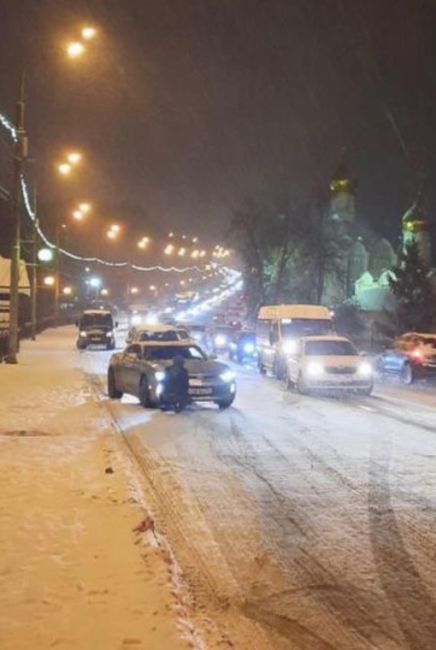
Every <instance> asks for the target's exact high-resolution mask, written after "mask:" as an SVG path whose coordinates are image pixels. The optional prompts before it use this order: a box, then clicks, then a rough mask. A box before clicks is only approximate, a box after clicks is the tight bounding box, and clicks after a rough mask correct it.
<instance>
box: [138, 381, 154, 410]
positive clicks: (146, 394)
mask: <svg viewBox="0 0 436 650" xmlns="http://www.w3.org/2000/svg"><path fill="white" fill-rule="evenodd" d="M139 402H140V404H141V406H143V407H144V408H145V409H151V408H154V407H155V406H156V405H155V404H154V402H152V401H151V399H150V389H149V388H148V379H147V377H146V376H144V377H142V379H141V383H140V384H139Z"/></svg>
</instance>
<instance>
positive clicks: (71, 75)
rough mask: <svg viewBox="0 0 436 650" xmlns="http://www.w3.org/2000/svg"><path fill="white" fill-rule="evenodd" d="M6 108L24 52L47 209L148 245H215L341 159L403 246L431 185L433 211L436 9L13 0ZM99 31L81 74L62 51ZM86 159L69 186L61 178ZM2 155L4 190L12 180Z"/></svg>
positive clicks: (2, 49) (6, 17) (292, 2)
mask: <svg viewBox="0 0 436 650" xmlns="http://www.w3.org/2000/svg"><path fill="white" fill-rule="evenodd" d="M0 7H1V13H0V89H1V92H0V110H3V111H6V112H7V113H8V114H10V115H13V111H14V94H15V88H16V76H17V68H18V61H19V55H20V54H19V53H20V49H21V48H23V49H24V51H25V56H26V61H27V65H26V67H27V80H28V96H27V100H28V112H27V124H28V130H29V136H30V141H31V154H32V156H33V157H34V158H35V160H36V162H35V163H33V164H32V165H31V166H29V175H30V176H32V175H36V176H37V177H38V182H39V187H40V190H39V193H40V202H41V206H42V208H43V209H46V210H47V211H48V212H49V211H50V210H54V209H65V207H64V205H65V204H66V203H68V201H71V200H73V198H74V197H77V198H87V199H91V200H94V201H96V202H97V204H98V210H99V212H100V213H101V214H102V215H103V214H104V215H105V216H106V215H107V216H108V218H109V217H112V216H114V217H115V218H116V219H117V220H120V221H122V220H128V221H129V222H130V223H131V224H132V228H133V227H135V226H136V227H137V228H139V229H140V230H141V231H143V232H144V233H148V232H151V233H152V234H153V233H154V232H155V231H156V230H159V229H160V230H161V232H166V231H167V230H168V229H170V228H174V229H177V230H179V231H182V230H183V231H187V232H188V233H192V234H199V233H200V234H202V235H203V236H204V237H205V238H210V241H215V240H216V239H217V238H219V237H220V235H222V233H223V232H224V231H225V230H226V229H227V226H228V222H229V219H230V218H231V215H232V212H233V210H235V209H237V208H238V207H240V205H241V204H242V203H243V202H244V201H245V200H246V199H248V198H257V197H260V198H264V197H266V198H267V199H268V200H274V197H275V196H279V195H280V194H281V193H283V192H288V193H289V196H290V199H291V201H292V200H294V199H295V201H298V200H300V199H301V197H304V196H310V194H311V192H312V191H313V187H314V186H319V185H324V186H327V184H328V181H329V178H330V176H331V174H332V172H333V171H334V168H335V166H336V165H337V163H338V162H339V160H340V157H341V152H342V150H343V148H344V147H346V149H347V160H348V163H349V166H350V168H351V169H352V173H353V176H354V177H355V178H356V179H357V181H358V195H357V209H358V214H359V218H360V219H362V220H363V221H367V222H368V224H369V225H370V226H372V227H373V228H374V229H375V230H376V231H377V232H379V233H380V234H383V235H387V236H389V237H390V238H391V239H393V238H395V237H397V236H398V234H399V227H400V217H401V214H402V213H403V212H404V211H405V209H406V208H407V207H408V205H409V204H410V203H411V201H412V200H413V198H414V194H415V193H416V190H417V188H418V186H419V184H420V183H421V182H422V180H423V179H424V178H425V204H426V206H427V208H428V210H429V213H430V216H432V214H433V213H434V212H435V208H436V196H435V190H434V187H435V180H436V178H435V174H436V165H435V155H434V152H435V150H436V146H435V145H436V128H435V127H436V119H435V118H436V38H435V33H436V3H435V2H434V1H431V0H427V1H426V0H361V1H359V2H356V1H355V0H118V1H114V0H104V1H103V0H102V1H100V2H98V1H95V2H81V1H77V0H75V1H74V2H73V1H71V2H68V1H64V0H33V1H30V0H18V1H16V2H12V1H6V0H1V2H0ZM88 21H90V22H92V23H93V24H95V25H96V26H97V27H98V28H99V30H101V31H100V35H99V39H98V41H95V42H94V43H93V44H92V52H91V54H90V56H89V57H88V58H87V59H86V60H83V61H81V62H77V63H75V64H71V62H68V61H67V60H66V58H65V56H64V55H63V52H62V45H63V44H64V42H65V41H66V40H68V39H69V38H70V37H71V36H74V34H75V33H77V30H78V28H79V27H80V26H81V25H82V24H83V23H86V22H88ZM70 145H73V146H77V147H80V148H81V149H83V150H84V151H85V152H86V153H87V163H86V170H85V168H84V170H83V173H81V174H80V178H79V177H78V178H77V180H75V181H74V182H72V183H70V184H69V186H68V188H67V189H65V188H64V186H63V185H62V183H61V182H60V181H59V180H58V179H57V178H56V176H55V174H54V172H53V163H54V161H55V160H56V159H58V158H59V156H60V155H61V153H62V151H63V149H64V148H65V147H67V146H70ZM6 155H7V149H6V147H5V145H4V144H2V146H1V147H0V157H1V160H0V169H1V170H2V172H1V176H0V182H1V183H2V184H5V183H7V174H6V171H5V170H6V168H7V166H6V163H5V160H6Z"/></svg>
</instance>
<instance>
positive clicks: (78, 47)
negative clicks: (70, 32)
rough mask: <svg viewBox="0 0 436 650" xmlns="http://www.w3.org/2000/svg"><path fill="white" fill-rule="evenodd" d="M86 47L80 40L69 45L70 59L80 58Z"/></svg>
mask: <svg viewBox="0 0 436 650" xmlns="http://www.w3.org/2000/svg"><path fill="white" fill-rule="evenodd" d="M85 50H86V47H85V46H84V45H83V43H81V42H80V41H73V42H72V43H68V45H67V54H68V56H69V57H70V59H78V58H80V57H81V56H82V54H83V53H84V52H85Z"/></svg>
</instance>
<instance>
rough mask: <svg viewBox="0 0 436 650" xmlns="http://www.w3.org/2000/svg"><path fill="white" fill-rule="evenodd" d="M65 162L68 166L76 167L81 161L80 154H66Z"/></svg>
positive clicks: (76, 152) (72, 152) (74, 152)
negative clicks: (66, 161)
mask: <svg viewBox="0 0 436 650" xmlns="http://www.w3.org/2000/svg"><path fill="white" fill-rule="evenodd" d="M67 160H68V162H69V163H70V165H78V164H79V163H80V162H81V160H82V154H81V153H79V151H71V152H70V153H69V154H67Z"/></svg>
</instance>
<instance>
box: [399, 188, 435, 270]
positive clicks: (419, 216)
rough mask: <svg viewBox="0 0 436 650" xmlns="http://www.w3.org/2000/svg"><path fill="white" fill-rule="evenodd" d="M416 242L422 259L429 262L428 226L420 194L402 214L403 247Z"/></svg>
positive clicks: (429, 241)
mask: <svg viewBox="0 0 436 650" xmlns="http://www.w3.org/2000/svg"><path fill="white" fill-rule="evenodd" d="M414 242H416V243H417V244H418V249H419V253H420V256H421V259H422V261H423V262H424V263H425V264H426V265H427V266H430V264H431V240H430V226H429V223H428V220H427V217H426V215H425V213H424V211H423V209H422V206H421V195H418V198H417V199H416V201H415V202H414V203H413V205H412V206H411V207H410V208H409V209H408V210H407V212H406V213H405V215H404V216H403V247H404V248H406V246H407V245H409V244H412V243H414Z"/></svg>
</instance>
